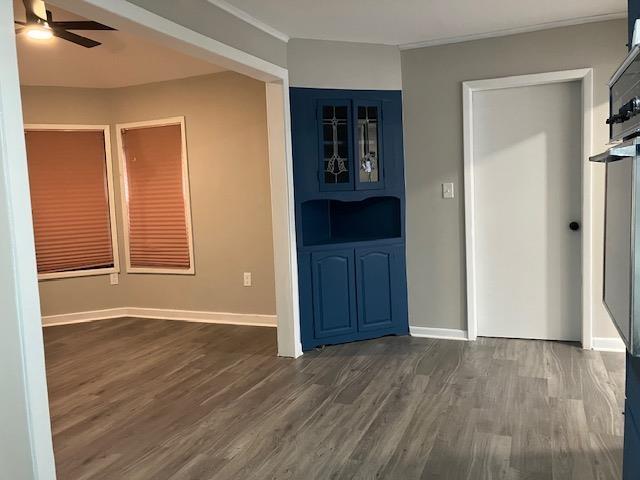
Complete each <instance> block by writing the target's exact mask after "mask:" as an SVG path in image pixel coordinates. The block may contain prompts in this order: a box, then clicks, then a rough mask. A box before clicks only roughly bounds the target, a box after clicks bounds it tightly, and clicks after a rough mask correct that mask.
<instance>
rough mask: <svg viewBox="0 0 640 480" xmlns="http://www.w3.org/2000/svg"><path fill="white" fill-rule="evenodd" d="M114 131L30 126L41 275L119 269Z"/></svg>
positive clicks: (33, 204) (28, 136)
mask: <svg viewBox="0 0 640 480" xmlns="http://www.w3.org/2000/svg"><path fill="white" fill-rule="evenodd" d="M109 139H110V136H109V127H107V126H104V127H103V126H95V125H92V126H77V125H26V126H25V143H26V148H27V163H28V167H29V185H30V188H31V208H32V213H33V227H34V236H35V245H36V260H37V265H38V277H39V279H41V280H46V279H51V278H65V277H77V276H86V275H101V274H109V273H116V272H118V271H119V265H118V246H117V233H116V223H115V208H114V194H113V184H112V172H111V150H110V144H109Z"/></svg>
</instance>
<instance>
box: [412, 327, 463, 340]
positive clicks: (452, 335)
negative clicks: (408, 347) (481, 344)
mask: <svg viewBox="0 0 640 480" xmlns="http://www.w3.org/2000/svg"><path fill="white" fill-rule="evenodd" d="M409 333H411V336H412V337H425V338H441V339H444V340H468V336H467V331H466V330H456V329H452V328H431V327H411V326H410V327H409Z"/></svg>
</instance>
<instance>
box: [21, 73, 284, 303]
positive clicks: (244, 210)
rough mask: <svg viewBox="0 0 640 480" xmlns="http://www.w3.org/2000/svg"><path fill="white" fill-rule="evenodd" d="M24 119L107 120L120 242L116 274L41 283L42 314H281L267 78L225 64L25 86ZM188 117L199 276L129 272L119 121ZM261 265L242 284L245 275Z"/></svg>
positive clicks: (29, 120)
mask: <svg viewBox="0 0 640 480" xmlns="http://www.w3.org/2000/svg"><path fill="white" fill-rule="evenodd" d="M22 98H23V111H24V119H25V123H68V124H108V125H111V126H112V141H111V144H112V154H113V166H114V177H115V182H114V186H115V189H116V207H117V209H116V212H117V218H118V237H119V241H118V243H119V248H120V264H121V265H120V267H121V271H122V274H121V275H120V282H119V285H115V286H112V285H110V284H109V277H108V276H96V277H80V278H70V279H58V280H45V281H41V282H40V301H41V307H42V314H43V315H55V314H62V313H72V312H81V311H88V310H99V309H105V308H116V307H148V308H168V309H180V310H196V311H211V312H235V313H259V314H275V282H274V270H273V268H274V264H273V240H272V229H271V200H270V187H269V158H268V150H267V147H268V146H267V123H266V98H265V85H264V83H262V82H259V81H256V80H253V79H250V78H248V77H245V76H242V75H239V74H236V73H232V72H224V73H218V74H213V75H206V76H201V77H193V78H188V79H184V80H174V81H168V82H161V83H154V84H147V85H140V86H135V87H127V88H117V89H108V90H104V89H103V90H101V89H75V88H59V87H23V89H22ZM182 115H184V116H185V124H186V136H187V155H188V159H189V176H190V190H191V211H192V218H193V240H194V263H195V270H196V274H195V275H193V276H192V275H156V274H153V275H149V274H130V275H128V274H126V273H125V264H124V258H125V257H124V240H123V220H122V215H121V213H122V210H121V208H120V184H119V181H118V173H119V171H118V160H117V158H118V157H117V148H116V140H115V124H116V123H118V122H120V123H126V122H135V121H143V120H153V119H160V118H167V117H173V116H182ZM245 271H248V272H252V273H253V286H252V287H243V285H242V280H243V279H242V273H243V272H245Z"/></svg>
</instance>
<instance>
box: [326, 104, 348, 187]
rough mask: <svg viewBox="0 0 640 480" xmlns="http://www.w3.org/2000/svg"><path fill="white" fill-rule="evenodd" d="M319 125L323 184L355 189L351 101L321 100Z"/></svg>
mask: <svg viewBox="0 0 640 480" xmlns="http://www.w3.org/2000/svg"><path fill="white" fill-rule="evenodd" d="M318 113H319V117H320V118H319V124H320V157H321V162H320V175H319V176H320V184H321V186H322V187H323V188H322V189H323V190H347V189H351V188H353V178H352V165H353V162H352V160H351V159H352V158H353V155H352V146H351V108H350V102H348V101H347V102H345V101H334V102H322V103H320V105H319V108H318Z"/></svg>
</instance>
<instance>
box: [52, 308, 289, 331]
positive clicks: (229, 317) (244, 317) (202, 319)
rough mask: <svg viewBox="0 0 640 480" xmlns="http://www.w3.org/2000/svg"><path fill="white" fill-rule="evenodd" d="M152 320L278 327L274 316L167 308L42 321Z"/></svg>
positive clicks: (69, 315) (120, 310)
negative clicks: (125, 318) (130, 318)
mask: <svg viewBox="0 0 640 480" xmlns="http://www.w3.org/2000/svg"><path fill="white" fill-rule="evenodd" d="M124 317H135V318H149V319H156V320H179V321H183V322H199V323H219V324H227V325H248V326H253V327H277V325H278V320H277V317H276V316H275V315H261V314H255V313H225V312H200V311H194V310H171V309H165V308H141V307H121V308H109V309H106V310H93V311H89V312H76V313H65V314H62V315H49V316H45V317H42V325H43V326H44V327H52V326H55V325H69V324H72V323H85V322H94V321H96V320H107V319H110V318H124Z"/></svg>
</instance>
